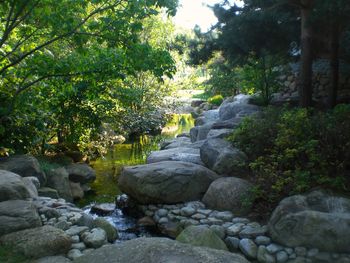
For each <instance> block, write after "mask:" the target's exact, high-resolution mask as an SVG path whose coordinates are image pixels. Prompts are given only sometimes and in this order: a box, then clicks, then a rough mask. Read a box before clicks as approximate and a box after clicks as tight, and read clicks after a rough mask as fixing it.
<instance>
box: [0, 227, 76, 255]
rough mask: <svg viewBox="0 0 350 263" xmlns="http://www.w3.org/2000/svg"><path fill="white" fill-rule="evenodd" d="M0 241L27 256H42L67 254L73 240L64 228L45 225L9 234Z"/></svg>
mask: <svg viewBox="0 0 350 263" xmlns="http://www.w3.org/2000/svg"><path fill="white" fill-rule="evenodd" d="M0 243H1V244H3V245H5V246H10V247H12V248H13V249H14V250H15V251H16V252H18V253H21V254H23V255H24V256H26V257H29V258H41V257H46V256H54V255H59V254H66V253H67V252H68V250H69V249H70V247H71V244H72V240H71V237H70V236H68V235H67V234H66V233H65V232H64V231H63V230H60V229H58V228H55V227H52V226H43V227H37V228H32V229H26V230H22V231H18V232H14V233H11V234H7V235H5V236H2V237H1V238H0Z"/></svg>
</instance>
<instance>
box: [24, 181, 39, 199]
mask: <svg viewBox="0 0 350 263" xmlns="http://www.w3.org/2000/svg"><path fill="white" fill-rule="evenodd" d="M22 181H23V183H24V185H25V187H26V188H27V190H28V192H29V195H30V197H31V198H36V197H38V189H39V187H40V182H39V179H38V178H36V177H34V176H30V177H22Z"/></svg>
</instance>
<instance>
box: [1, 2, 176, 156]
mask: <svg viewBox="0 0 350 263" xmlns="http://www.w3.org/2000/svg"><path fill="white" fill-rule="evenodd" d="M176 5H177V1H176V0H160V1H155V0H153V1H137V0H135V1H125V0H95V1H83V0H81V1H76V0H63V1H53V0H40V1H39V0H4V1H2V4H1V5H0V17H1V21H0V32H1V33H0V36H1V39H0V75H1V80H0V141H1V143H2V144H3V145H4V146H7V147H8V146H10V147H17V146H18V148H22V150H24V151H28V149H29V148H30V146H31V145H32V146H33V147H36V145H38V144H39V143H41V141H43V140H44V141H48V140H50V138H52V131H56V132H57V133H59V134H60V136H59V137H60V138H61V139H65V140H67V139H69V138H74V141H75V143H76V142H77V137H79V136H80V137H81V136H82V133H81V131H82V130H84V131H85V133H86V134H88V133H90V134H96V131H97V130H98V129H99V125H100V124H101V122H102V120H103V119H106V118H111V117H113V115H114V114H115V110H116V109H117V108H118V103H117V100H116V98H115V89H116V88H118V87H116V86H115V85H116V83H118V81H120V80H123V79H125V78H126V77H127V76H132V75H136V74H138V73H139V72H148V73H149V74H151V75H153V76H155V78H157V79H159V80H161V79H162V78H163V76H164V74H165V75H168V76H171V75H172V74H173V72H174V70H175V68H174V63H173V60H172V58H171V56H170V54H169V52H167V49H166V48H163V47H162V48H158V47H153V46H152V43H148V42H147V41H143V40H142V38H141V32H142V30H143V24H142V23H143V21H144V19H145V18H147V17H150V16H152V15H156V14H158V13H159V11H160V8H162V7H165V8H167V10H168V13H169V14H174V12H175V10H176ZM48 131H51V132H49V133H48ZM91 136H93V135H91ZM72 140H73V139H72Z"/></svg>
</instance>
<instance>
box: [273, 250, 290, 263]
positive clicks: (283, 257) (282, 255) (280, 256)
mask: <svg viewBox="0 0 350 263" xmlns="http://www.w3.org/2000/svg"><path fill="white" fill-rule="evenodd" d="M288 258H289V256H288V254H287V252H285V251H279V252H278V253H277V254H276V259H277V263H284V262H287V261H288Z"/></svg>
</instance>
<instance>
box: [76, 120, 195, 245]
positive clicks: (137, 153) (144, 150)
mask: <svg viewBox="0 0 350 263" xmlns="http://www.w3.org/2000/svg"><path fill="white" fill-rule="evenodd" d="M193 126H194V119H193V118H192V116H191V114H176V115H174V116H173V118H172V120H171V121H169V122H168V124H167V125H166V126H165V127H164V129H163V131H162V134H161V135H159V136H141V137H140V138H138V139H137V140H135V141H133V142H126V143H124V144H118V145H115V146H114V147H113V148H112V149H111V150H110V151H109V152H108V154H107V155H106V156H104V157H103V158H99V159H97V160H96V161H94V162H92V163H91V165H92V167H93V168H94V169H95V171H96V180H95V182H94V183H93V184H92V185H91V188H92V190H93V194H90V195H88V196H86V197H85V198H84V200H83V201H82V202H81V203H80V205H88V204H92V203H96V202H97V203H114V201H115V198H116V196H118V195H120V194H122V193H121V191H120V190H119V188H118V184H117V182H118V177H119V175H120V172H121V170H122V168H123V167H124V166H130V165H138V164H144V163H145V161H146V157H147V155H148V154H149V153H150V152H151V151H155V150H158V149H159V145H160V143H161V142H162V141H163V140H166V139H171V138H175V137H176V136H177V135H178V134H181V133H186V132H189V131H190V129H191V128H192V127H193ZM86 212H89V207H87V208H86ZM105 218H106V219H107V220H108V221H110V222H111V223H112V224H113V225H114V226H115V227H116V228H117V229H118V230H119V234H120V239H119V241H122V240H129V239H132V238H135V237H139V236H149V235H154V234H152V233H150V232H149V231H147V230H145V229H140V228H138V227H136V219H134V218H132V217H128V216H125V215H123V213H122V211H121V210H119V209H116V210H115V211H114V213H113V214H112V215H110V216H106V217H105Z"/></svg>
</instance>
